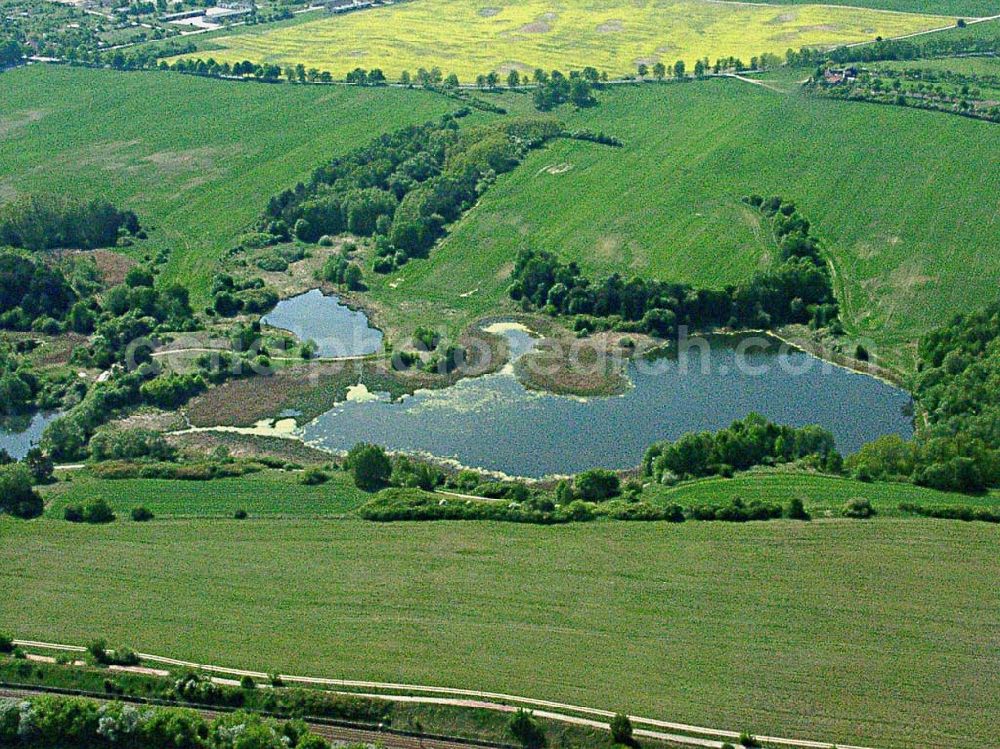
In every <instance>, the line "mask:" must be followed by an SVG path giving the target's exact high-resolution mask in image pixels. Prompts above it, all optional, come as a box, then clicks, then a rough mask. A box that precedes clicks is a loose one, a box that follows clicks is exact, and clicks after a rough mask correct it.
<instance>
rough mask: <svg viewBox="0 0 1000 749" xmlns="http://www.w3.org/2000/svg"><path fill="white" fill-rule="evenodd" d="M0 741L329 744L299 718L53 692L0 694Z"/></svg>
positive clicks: (275, 747) (211, 746)
mask: <svg viewBox="0 0 1000 749" xmlns="http://www.w3.org/2000/svg"><path fill="white" fill-rule="evenodd" d="M0 745H3V746H9V747H39V748H44V749H47V748H48V747H53V746H58V747H65V749H99V748H100V747H127V748H128V747H136V748H138V747H142V749H236V748H237V747H255V748H256V749H328V747H329V744H328V743H327V741H326V740H324V739H323V738H322V737H320V736H318V735H316V734H314V733H310V732H309V730H308V727H307V726H306V724H305V723H303V722H302V721H288V722H283V723H282V722H279V721H276V720H274V719H272V718H264V717H262V716H260V715H257V714H255V713H248V712H242V711H238V712H235V713H229V714H225V715H220V716H218V717H215V718H207V717H205V716H203V715H202V714H200V713H197V712H194V711H193V710H188V709H184V708H174V707H159V706H153V705H131V704H127V703H122V702H106V703H100V702H97V701H96V700H92V699H85V698H79V697H59V696H53V695H44V696H33V697H29V698H23V697H21V698H17V699H14V698H9V697H4V698H0Z"/></svg>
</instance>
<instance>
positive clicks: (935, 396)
mask: <svg viewBox="0 0 1000 749" xmlns="http://www.w3.org/2000/svg"><path fill="white" fill-rule="evenodd" d="M917 353H918V357H919V359H918V369H919V373H918V375H917V377H916V379H915V382H914V385H913V395H914V398H915V399H916V401H917V404H918V405H919V409H920V412H921V414H922V415H923V417H924V419H925V421H926V426H924V427H922V428H921V429H920V430H919V431H918V433H917V436H916V437H915V438H914V439H912V440H903V439H900V438H898V437H883V438H881V439H879V440H875V441H874V442H872V443H869V444H867V445H865V446H864V447H862V448H861V450H860V451H859V452H858V453H857V454H856V455H853V456H851V457H850V458H849V460H848V467H849V468H850V469H851V470H852V471H853V472H854V474H855V475H856V476H858V477H859V478H864V479H875V478H887V479H893V480H904V481H913V482H914V483H917V484H921V485H923V486H929V487H933V488H935V489H942V490H946V491H965V492H979V491H983V490H984V489H986V488H989V487H996V486H1000V301H998V302H994V303H993V304H991V305H989V306H987V307H986V308H985V309H983V310H981V311H979V312H974V313H967V314H962V315H958V316H956V317H955V318H953V319H952V320H951V321H950V322H948V323H947V324H945V325H943V326H941V327H939V328H937V329H935V330H933V331H931V332H929V333H928V334H927V335H925V336H924V337H923V338H922V339H921V341H920V344H919V346H918V352H917Z"/></svg>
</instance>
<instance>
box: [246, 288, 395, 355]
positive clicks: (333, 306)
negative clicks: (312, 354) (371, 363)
mask: <svg viewBox="0 0 1000 749" xmlns="http://www.w3.org/2000/svg"><path fill="white" fill-rule="evenodd" d="M261 323H262V324H264V325H270V326H272V327H275V328H281V329H282V330H287V331H289V332H291V333H294V334H295V335H296V337H298V338H299V340H302V341H309V340H312V341H315V342H316V346H317V350H316V353H317V354H318V355H319V356H321V357H330V358H333V357H341V356H364V355H365V354H374V353H375V352H377V351H379V350H380V349H381V348H382V331H381V330H378V329H376V328H373V327H371V326H370V325H369V324H368V318H367V317H366V316H365V314H364V313H363V312H358V311H355V310H352V309H351V308H350V307H348V306H347V305H346V304H344V303H342V302H341V301H340V299H338V298H337V297H336V296H324V295H323V292H321V291H320V290H319V289H313V290H312V291H309V292H306V293H305V294H299V295H298V296H294V297H291V298H289V299H282V300H281V301H280V302H278V304H277V306H275V308H274V309H273V310H272V311H271V312H269V313H268V314H266V315H265V316H264V317H262V318H261Z"/></svg>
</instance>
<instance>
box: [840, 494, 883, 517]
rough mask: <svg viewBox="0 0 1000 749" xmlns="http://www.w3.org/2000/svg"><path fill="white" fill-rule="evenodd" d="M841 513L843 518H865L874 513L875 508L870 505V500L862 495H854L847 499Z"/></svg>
mask: <svg viewBox="0 0 1000 749" xmlns="http://www.w3.org/2000/svg"><path fill="white" fill-rule="evenodd" d="M841 513H842V514H843V516H844V517H845V518H856V519H858V520H865V519H867V518H870V517H872V516H873V515H874V514H875V508H874V507H872V503H871V501H870V500H868V499H865V498H864V497H854V498H852V499H849V500H847V503H846V504H845V505H844V508H843V510H841Z"/></svg>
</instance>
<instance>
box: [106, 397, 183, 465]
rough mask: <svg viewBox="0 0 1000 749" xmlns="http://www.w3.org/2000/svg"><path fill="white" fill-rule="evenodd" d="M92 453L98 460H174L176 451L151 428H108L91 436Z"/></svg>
mask: <svg viewBox="0 0 1000 749" xmlns="http://www.w3.org/2000/svg"><path fill="white" fill-rule="evenodd" d="M147 384H148V383H147ZM90 455H91V457H92V458H93V459H94V460H97V461H102V460H132V459H135V458H152V459H155V460H173V459H174V457H175V455H176V451H175V450H174V449H173V448H172V447H171V446H170V445H169V444H167V440H166V439H165V438H164V436H163V435H162V434H160V433H159V432H154V431H153V430H151V429H106V430H104V431H100V432H98V433H97V434H95V435H94V436H93V438H91V440H90Z"/></svg>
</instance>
